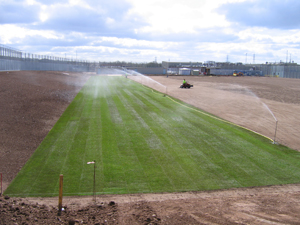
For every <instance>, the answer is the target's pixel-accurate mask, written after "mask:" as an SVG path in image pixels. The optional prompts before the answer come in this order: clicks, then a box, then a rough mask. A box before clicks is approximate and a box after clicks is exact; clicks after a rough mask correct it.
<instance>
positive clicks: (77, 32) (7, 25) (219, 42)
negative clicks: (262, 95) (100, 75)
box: [0, 0, 300, 63]
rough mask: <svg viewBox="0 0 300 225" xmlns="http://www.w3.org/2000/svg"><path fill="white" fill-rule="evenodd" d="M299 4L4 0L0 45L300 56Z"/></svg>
mask: <svg viewBox="0 0 300 225" xmlns="http://www.w3.org/2000/svg"><path fill="white" fill-rule="evenodd" d="M299 10H300V1H299V0H147V1H145V0H69V1H67V0H0V44H4V45H7V46H10V47H13V48H17V49H20V50H22V51H24V52H30V53H35V54H45V55H52V56H61V57H65V56H66V57H67V58H76V56H77V58H78V59H83V60H92V61H127V62H152V61H154V60H155V59H157V62H161V61H169V60H170V61H187V62H189V61H193V62H204V61H210V60H211V61H217V62H226V61H229V62H242V63H246V62H247V63H253V62H255V63H265V62H279V61H280V60H282V61H283V62H286V61H288V62H289V61H290V60H291V61H295V62H297V63H300V51H299V49H300V45H299V44H300V18H299V17H300V13H299ZM254 56H255V57H254ZM254 60H255V61H254Z"/></svg>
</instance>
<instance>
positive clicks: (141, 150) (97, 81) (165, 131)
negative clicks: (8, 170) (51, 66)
mask: <svg viewBox="0 0 300 225" xmlns="http://www.w3.org/2000/svg"><path fill="white" fill-rule="evenodd" d="M92 160H95V161H96V166H97V167H96V192H97V194H123V193H146V192H178V191H198V190H212V189H227V188H234V187H250V186H264V185H276V184H288V183H299V182H300V153H299V152H297V151H294V150H291V149H289V148H287V147H285V146H280V145H273V144H272V143H271V141H270V140H268V139H266V138H264V137H261V136H259V135H257V134H254V133H252V132H249V131H247V130H244V129H242V128H239V127H236V126H234V125H232V124H228V123H226V122H224V121H220V120H217V119H214V118H212V117H209V116H207V115H205V114H202V113H200V112H198V111H197V110H195V108H193V107H184V106H183V105H182V104H178V103H176V101H172V100H171V99H170V98H169V97H163V94H161V93H157V92H155V91H152V90H151V89H149V88H146V87H144V86H142V85H140V84H138V83H135V82H133V81H131V80H130V79H126V78H124V77H107V76H101V77H92V78H91V79H90V80H89V81H88V82H87V84H86V85H85V86H84V87H83V88H82V90H81V91H80V92H79V93H78V95H77V96H76V97H75V99H74V100H73V102H72V103H71V104H70V105H69V107H68V108H67V110H66V111H65V112H64V114H63V115H62V117H61V118H60V119H59V121H58V122H57V123H56V124H55V126H54V127H53V128H52V130H51V131H50V132H49V134H48V135H47V137H46V138H45V139H44V141H43V142H42V143H41V145H40V146H39V147H38V149H37V150H36V151H35V153H34V154H33V155H32V157H31V158H30V160H29V161H28V162H27V163H26V165H25V166H24V167H23V169H22V170H21V171H20V172H19V174H18V175H17V177H16V178H15V179H14V180H13V182H12V183H11V184H10V186H9V187H8V188H7V190H6V191H5V194H6V195H9V196H23V197H26V196H57V195H58V186H59V175H60V174H63V175H64V187H63V192H64V195H90V194H92V193H93V176H94V174H93V172H94V166H93V165H87V162H89V161H92Z"/></svg>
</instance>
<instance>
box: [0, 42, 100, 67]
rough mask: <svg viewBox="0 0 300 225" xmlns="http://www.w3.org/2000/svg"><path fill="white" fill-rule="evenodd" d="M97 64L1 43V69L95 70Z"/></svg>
mask: <svg viewBox="0 0 300 225" xmlns="http://www.w3.org/2000/svg"><path fill="white" fill-rule="evenodd" d="M96 66H97V63H96V62H90V61H83V60H73V59H68V58H62V57H55V56H47V55H38V54H32V53H23V52H22V51H19V50H16V49H14V48H10V47H7V46H4V45H0V71H12V70H47V71H70V72H95V69H96Z"/></svg>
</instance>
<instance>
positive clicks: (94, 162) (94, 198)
mask: <svg viewBox="0 0 300 225" xmlns="http://www.w3.org/2000/svg"><path fill="white" fill-rule="evenodd" d="M87 164H94V187H93V201H94V202H95V203H96V160H94V161H92V162H87Z"/></svg>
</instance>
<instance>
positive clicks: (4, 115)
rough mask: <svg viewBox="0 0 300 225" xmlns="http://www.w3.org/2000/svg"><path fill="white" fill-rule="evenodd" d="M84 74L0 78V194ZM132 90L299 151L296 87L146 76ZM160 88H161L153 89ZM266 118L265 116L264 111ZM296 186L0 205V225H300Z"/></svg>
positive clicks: (274, 81) (277, 81)
mask: <svg viewBox="0 0 300 225" xmlns="http://www.w3.org/2000/svg"><path fill="white" fill-rule="evenodd" d="M90 75H91V74H86V73H85V74H77V73H63V72H37V71H22V72H0V104H1V108H0V137H1V139H0V172H2V173H3V179H4V188H6V187H7V185H8V184H9V183H10V182H11V181H12V179H13V178H14V177H15V176H16V174H17V173H18V171H19V170H20V169H21V168H22V166H23V165H24V164H25V163H26V161H27V160H28V159H29V157H30V156H31V154H32V153H33V152H34V151H35V149H36V148H37V147H38V145H39V144H40V143H41V141H42V140H43V138H44V137H45V136H46V135H47V133H48V132H49V130H50V129H51V128H52V126H53V125H54V124H55V122H56V121H57V119H58V118H59V117H60V115H61V114H62V113H63V112H64V110H65V109H66V107H67V106H68V104H69V103H70V102H71V101H72V99H73V98H74V97H75V95H76V94H77V92H78V91H79V90H80V88H81V87H82V85H83V84H84V83H85V82H86V80H87V79H88V78H89V76H90ZM151 78H152V79H154V80H156V81H157V82H159V83H160V84H158V83H156V82H153V81H152V80H150V79H149V78H142V79H141V78H140V77H139V78H138V79H139V80H138V81H139V82H141V83H143V84H145V85H148V86H151V87H153V88H156V89H158V90H160V91H163V92H167V94H168V95H170V96H173V97H176V98H178V99H180V100H183V101H185V102H188V103H190V104H192V105H194V106H196V107H198V108H201V109H203V110H205V111H208V112H210V113H212V114H214V115H216V116H219V117H221V118H224V119H226V120H228V121H232V122H234V123H236V124H239V125H241V126H244V127H246V128H249V129H251V130H254V131H256V132H259V133H261V134H262V135H265V136H267V137H270V139H272V140H273V139H274V136H275V119H274V117H273V115H272V113H273V114H274V116H275V117H276V118H277V120H278V129H277V134H276V142H278V143H280V144H284V145H287V146H289V147H291V148H294V149H296V150H300V141H299V140H298V138H297V133H298V132H299V130H300V124H299V123H300V121H299V120H297V118H299V114H300V110H299V109H300V108H299V107H300V98H299V97H300V79H283V78H267V77H191V76H189V77H186V78H187V80H188V82H189V83H191V84H193V85H194V87H193V88H191V89H180V88H179V85H180V84H181V81H182V79H183V77H179V76H169V77H168V78H167V77H165V76H152V77H151ZM161 84H162V85H161ZM268 108H269V109H270V110H269V109H268ZM299 203H300V185H298V184H291V185H284V186H270V187H258V188H257V187H254V188H239V189H230V190H218V191H204V192H186V193H158V194H135V195H105V196H97V200H96V202H93V201H92V197H65V198H64V199H63V205H64V211H63V212H62V214H61V215H60V216H58V215H57V204H58V199H57V198H22V199H21V198H5V197H0V224H41V223H44V224H68V223H69V224H74V223H75V224H81V223H82V224H300V215H299V213H298V212H299V210H300V204H299Z"/></svg>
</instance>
